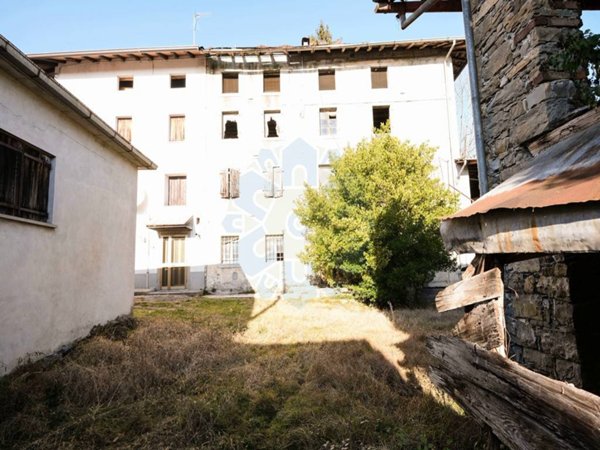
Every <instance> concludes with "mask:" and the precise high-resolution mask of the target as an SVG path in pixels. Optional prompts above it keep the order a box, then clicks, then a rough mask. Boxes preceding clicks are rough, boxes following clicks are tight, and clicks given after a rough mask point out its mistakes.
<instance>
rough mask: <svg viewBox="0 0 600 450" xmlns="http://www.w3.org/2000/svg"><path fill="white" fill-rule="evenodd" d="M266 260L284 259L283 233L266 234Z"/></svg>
mask: <svg viewBox="0 0 600 450" xmlns="http://www.w3.org/2000/svg"><path fill="white" fill-rule="evenodd" d="M265 261H283V234H267V235H266V236H265Z"/></svg>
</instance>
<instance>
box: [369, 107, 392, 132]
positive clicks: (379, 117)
mask: <svg viewBox="0 0 600 450" xmlns="http://www.w3.org/2000/svg"><path fill="white" fill-rule="evenodd" d="M388 120H390V107H389V106H373V128H381V126H382V125H385V124H386V123H387V121H388Z"/></svg>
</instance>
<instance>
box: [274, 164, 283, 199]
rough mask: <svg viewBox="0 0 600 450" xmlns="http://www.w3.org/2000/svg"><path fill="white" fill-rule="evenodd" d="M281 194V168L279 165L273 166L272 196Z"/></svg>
mask: <svg viewBox="0 0 600 450" xmlns="http://www.w3.org/2000/svg"><path fill="white" fill-rule="evenodd" d="M282 195H283V170H281V167H273V197H281V196H282Z"/></svg>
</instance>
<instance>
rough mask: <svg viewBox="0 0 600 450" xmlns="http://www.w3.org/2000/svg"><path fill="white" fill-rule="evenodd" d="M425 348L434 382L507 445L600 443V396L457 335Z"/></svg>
mask: <svg viewBox="0 0 600 450" xmlns="http://www.w3.org/2000/svg"><path fill="white" fill-rule="evenodd" d="M427 348H428V349H429V351H430V353H431V354H432V355H433V356H434V358H435V359H434V363H433V368H432V370H431V373H430V377H431V379H432V381H433V382H434V383H435V384H436V385H437V386H438V387H440V388H441V389H443V390H444V391H446V392H448V393H449V394H450V395H451V396H452V397H453V398H454V399H455V400H456V401H457V402H458V403H459V404H460V405H461V406H462V407H463V408H464V409H465V410H466V411H467V412H469V413H470V414H472V415H473V416H474V417H475V418H476V419H478V420H480V421H482V422H484V423H486V424H487V425H489V426H490V427H491V429H492V431H493V432H494V433H495V434H496V435H497V436H498V437H499V438H500V439H501V440H502V441H503V442H504V444H505V445H507V446H508V447H509V448H512V449H532V450H533V449H539V448H566V449H570V448H600V397H597V396H595V395H593V394H591V393H589V392H586V391H584V390H582V389H577V388H575V387H574V386H572V385H570V384H568V383H563V382H560V381H556V380H552V379H550V378H547V377H545V376H543V375H540V374H537V373H535V372H533V371H531V370H528V369H526V368H525V367H522V366H520V365H519V364H517V363H515V362H513V361H510V360H509V359H507V358H504V357H502V356H500V355H498V354H495V353H493V352H489V351H486V350H485V349H483V348H482V347H480V346H478V345H476V344H471V343H467V342H465V341H463V340H461V339H458V338H456V337H443V336H440V337H432V338H429V339H428V341H427Z"/></svg>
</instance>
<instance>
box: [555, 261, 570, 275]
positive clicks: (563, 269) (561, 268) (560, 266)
mask: <svg viewBox="0 0 600 450" xmlns="http://www.w3.org/2000/svg"><path fill="white" fill-rule="evenodd" d="M567 270H568V266H567V265H566V264H564V263H557V264H556V265H555V266H554V269H553V272H554V276H555V277H566V276H567Z"/></svg>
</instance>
